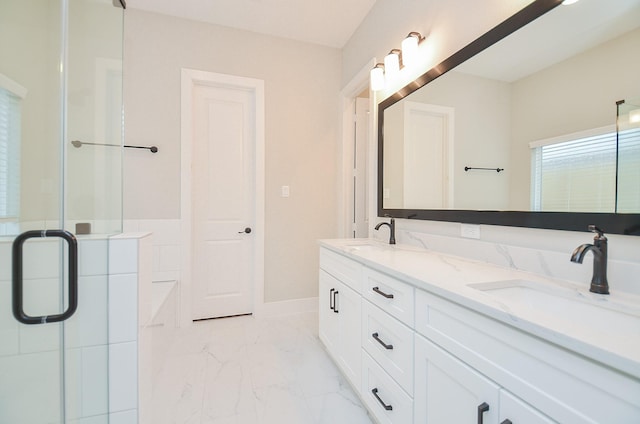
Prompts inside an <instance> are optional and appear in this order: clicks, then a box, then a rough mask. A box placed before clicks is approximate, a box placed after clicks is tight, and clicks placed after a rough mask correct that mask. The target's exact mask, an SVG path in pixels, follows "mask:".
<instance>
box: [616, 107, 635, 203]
mask: <svg viewBox="0 0 640 424" xmlns="http://www.w3.org/2000/svg"><path fill="white" fill-rule="evenodd" d="M617 128H618V131H617V141H618V190H617V198H616V207H617V209H616V212H618V213H639V212H640V98H636V99H628V100H624V101H622V102H618V119H617Z"/></svg>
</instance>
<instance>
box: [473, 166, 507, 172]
mask: <svg viewBox="0 0 640 424" xmlns="http://www.w3.org/2000/svg"><path fill="white" fill-rule="evenodd" d="M471 169H480V170H482V171H496V172H500V171H504V168H475V167H472V166H465V167H464V170H465V172H467V171H469V170H471Z"/></svg>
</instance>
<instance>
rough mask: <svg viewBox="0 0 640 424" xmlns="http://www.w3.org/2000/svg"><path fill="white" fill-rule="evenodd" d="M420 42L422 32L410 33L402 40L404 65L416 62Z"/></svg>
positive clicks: (411, 64)
mask: <svg viewBox="0 0 640 424" xmlns="http://www.w3.org/2000/svg"><path fill="white" fill-rule="evenodd" d="M419 42H420V34H418V33H417V32H412V33H410V34H409V35H408V36H407V38H405V39H404V40H402V62H403V63H404V66H413V65H415V64H416V61H417V59H418V43H419Z"/></svg>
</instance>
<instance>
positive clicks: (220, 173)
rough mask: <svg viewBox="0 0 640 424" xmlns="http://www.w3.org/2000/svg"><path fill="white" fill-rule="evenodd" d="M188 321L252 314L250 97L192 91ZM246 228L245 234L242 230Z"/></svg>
mask: <svg viewBox="0 0 640 424" xmlns="http://www.w3.org/2000/svg"><path fill="white" fill-rule="evenodd" d="M192 110H193V121H192V124H193V147H192V149H193V150H192V152H193V154H192V182H191V187H192V195H191V199H192V221H191V222H192V248H191V251H192V295H193V297H192V318H193V319H194V320H195V319H206V318H215V317H224V316H232V315H241V314H248V313H251V312H252V311H253V290H254V282H253V281H252V278H253V275H254V272H253V266H254V258H253V256H252V255H253V254H254V251H255V250H254V243H255V239H254V237H253V228H252V226H253V223H254V221H255V210H254V206H253V205H254V202H253V200H254V196H255V177H254V172H255V136H256V131H255V128H256V116H255V95H254V92H252V91H250V90H246V89H243V88H240V87H233V86H209V85H195V86H193V109H192ZM245 229H246V231H245Z"/></svg>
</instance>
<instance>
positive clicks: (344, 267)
mask: <svg viewBox="0 0 640 424" xmlns="http://www.w3.org/2000/svg"><path fill="white" fill-rule="evenodd" d="M320 269H323V270H324V271H326V272H327V273H329V274H331V275H333V276H334V277H335V278H337V279H338V280H340V281H342V282H343V283H345V284H346V285H347V286H349V287H351V288H352V289H353V290H355V291H356V292H358V293H360V292H361V291H362V265H361V264H359V263H357V262H355V261H353V260H351V259H349V258H346V257H344V256H342V255H339V254H337V253H335V252H332V251H330V250H327V249H324V248H320Z"/></svg>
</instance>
